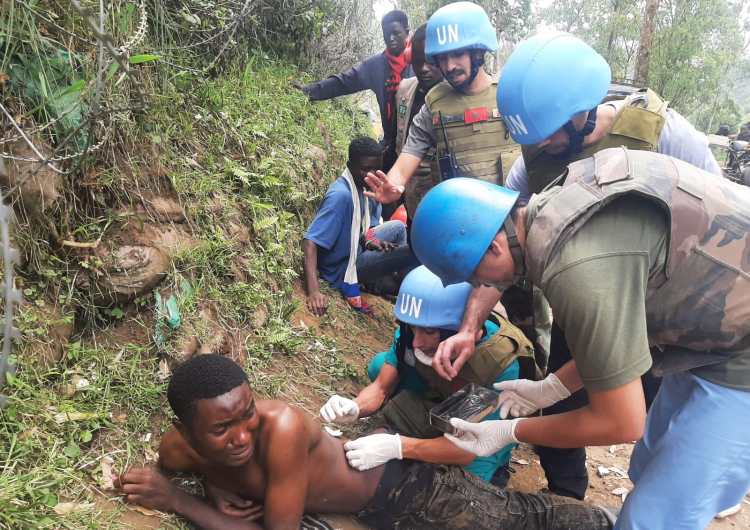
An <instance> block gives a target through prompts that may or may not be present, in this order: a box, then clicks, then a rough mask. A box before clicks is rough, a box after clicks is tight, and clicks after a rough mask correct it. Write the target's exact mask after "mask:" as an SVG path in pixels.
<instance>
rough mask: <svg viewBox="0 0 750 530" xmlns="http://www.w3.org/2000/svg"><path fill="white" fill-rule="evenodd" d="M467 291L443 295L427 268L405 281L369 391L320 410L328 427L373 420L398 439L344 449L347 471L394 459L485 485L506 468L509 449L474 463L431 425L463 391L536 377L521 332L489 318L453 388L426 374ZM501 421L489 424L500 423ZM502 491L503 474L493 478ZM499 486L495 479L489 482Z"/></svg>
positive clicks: (457, 319) (384, 437) (380, 437)
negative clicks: (436, 410)
mask: <svg viewBox="0 0 750 530" xmlns="http://www.w3.org/2000/svg"><path fill="white" fill-rule="evenodd" d="M470 291H471V286H470V285H469V284H468V283H459V284H457V285H451V286H448V287H443V285H442V283H441V282H440V279H439V278H438V277H437V276H435V275H434V274H433V273H431V272H430V271H429V270H427V268H425V267H418V268H416V269H414V270H413V271H412V272H410V273H409V274H408V275H407V276H406V278H404V281H403V283H402V284H401V289H400V291H399V294H398V298H397V300H396V305H395V307H394V310H393V312H394V314H395V316H396V319H397V320H398V322H399V327H398V329H397V330H396V332H395V335H394V339H393V344H392V345H391V348H390V349H389V350H388V351H385V352H382V353H379V354H378V355H376V356H375V358H374V359H373V360H372V362H371V363H370V366H369V368H368V372H369V375H370V379H371V380H372V383H371V384H370V385H369V386H367V387H365V388H364V389H363V390H362V391H361V392H359V394H358V395H357V397H355V398H354V399H349V398H346V397H343V396H339V395H334V396H332V397H331V398H330V399H329V400H328V402H327V403H326V404H325V405H324V406H323V407H322V408H321V409H320V415H321V417H322V418H323V420H324V421H326V422H328V423H339V424H342V423H344V424H345V423H351V422H354V421H356V420H357V419H359V418H362V417H366V416H371V415H374V414H376V413H377V414H378V418H377V421H378V422H381V423H383V424H384V425H385V426H387V427H388V428H390V429H391V430H393V431H395V434H372V435H369V436H365V437H362V438H359V439H357V440H353V441H350V442H348V443H347V444H346V446H345V448H346V451H347V453H346V456H347V459H348V460H349V464H350V465H351V466H352V467H355V468H357V469H359V470H360V471H362V470H366V469H371V468H373V467H376V466H380V465H383V464H385V463H386V462H388V461H390V460H393V459H403V458H406V459H411V460H420V461H424V462H429V463H435V464H458V465H463V466H466V470H467V471H469V472H471V473H473V474H474V475H476V476H478V477H479V478H481V479H483V480H486V481H489V480H490V479H492V478H493V476H494V475H496V472H497V471H498V469H500V468H502V467H504V466H505V465H506V464H507V463H508V461H509V460H510V453H511V450H512V448H513V447H514V446H513V444H509V445H508V446H507V447H503V448H499V449H498V450H497V451H493V454H491V455H486V456H484V457H476V455H474V454H473V453H470V452H468V451H464V450H462V449H459V448H458V447H456V446H455V445H453V444H452V443H451V442H450V441H448V440H447V439H446V438H444V437H443V436H441V434H442V433H441V432H440V431H438V430H437V429H435V428H434V427H433V426H431V425H430V423H429V410H430V409H431V408H432V407H433V406H435V405H437V404H438V403H440V402H441V401H443V400H444V399H445V398H447V397H448V396H450V395H451V394H453V393H454V392H455V391H457V390H459V389H460V388H462V387H463V386H464V385H466V384H468V383H476V384H479V385H482V386H485V387H487V388H492V385H493V383H497V382H500V381H508V380H513V379H517V378H518V377H519V375H521V372H522V370H521V367H523V373H524V376H525V377H535V375H536V369H535V366H534V360H533V359H534V357H533V350H532V348H531V344H530V343H529V341H528V340H527V339H526V338H525V337H524V336H523V334H522V333H521V331H520V330H518V329H517V328H516V327H515V326H513V325H512V324H510V323H509V322H508V321H507V320H505V319H504V318H503V317H501V316H498V315H492V316H491V317H490V318H489V319H488V320H487V321H486V322H485V323H484V326H483V327H482V329H481V330H480V331H479V332H478V333H477V337H476V343H477V353H476V355H475V356H474V358H473V359H472V361H470V362H469V363H467V364H466V365H465V366H464V368H463V369H462V370H461V373H459V374H458V377H456V378H455V379H454V380H453V381H451V382H448V381H446V380H444V379H442V378H440V377H438V376H437V374H435V372H434V371H433V370H432V368H431V364H432V355H433V353H434V352H435V349H436V348H437V345H438V343H439V342H440V341H441V340H443V339H444V338H446V337H448V336H450V335H451V334H453V333H455V331H456V329H457V328H458V326H459V324H460V323H461V316H462V315H463V308H464V306H465V305H466V298H467V297H468V296H469V292H470ZM498 417H499V416H498V413H497V412H496V413H495V414H493V415H491V416H490V417H489V418H488V419H492V418H494V419H497V418H498ZM497 477H498V479H500V481H501V483H503V484H504V480H507V474H506V473H502V472H501V473H498V474H497ZM493 482H494V483H496V484H497V479H496V480H495V481H493Z"/></svg>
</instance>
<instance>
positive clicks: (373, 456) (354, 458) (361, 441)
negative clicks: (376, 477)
mask: <svg viewBox="0 0 750 530" xmlns="http://www.w3.org/2000/svg"><path fill="white" fill-rule="evenodd" d="M344 449H345V450H346V459H347V460H348V461H349V465H350V466H352V467H353V468H354V469H356V470H358V471H366V470H368V469H372V468H374V467H378V466H382V465H383V464H385V463H386V462H388V461H389V460H393V459H394V458H398V459H399V460H401V459H402V458H403V453H402V452H401V437H400V436H399V435H398V434H385V433H380V434H371V435H369V436H363V437H362V438H357V439H356V440H351V441H349V442H346V443H345V444H344Z"/></svg>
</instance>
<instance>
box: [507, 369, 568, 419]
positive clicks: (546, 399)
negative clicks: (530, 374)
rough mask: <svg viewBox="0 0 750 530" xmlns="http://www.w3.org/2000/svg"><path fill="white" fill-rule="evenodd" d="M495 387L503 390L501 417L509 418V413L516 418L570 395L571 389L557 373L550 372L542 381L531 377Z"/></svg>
mask: <svg viewBox="0 0 750 530" xmlns="http://www.w3.org/2000/svg"><path fill="white" fill-rule="evenodd" d="M494 387H495V389H497V390H502V391H503V393H502V394H500V399H499V400H498V403H499V405H500V417H501V418H507V417H508V413H510V415H511V416H514V417H516V418H518V417H520V416H528V415H529V414H533V413H534V412H536V411H537V410H539V409H544V408H547V407H549V406H550V405H554V404H555V403H557V402H558V401H562V400H563V399H565V398H566V397H568V396H569V395H570V391H569V390H568V389H567V388H566V387H565V385H564V384H562V382H561V381H560V380H559V379H558V378H557V376H556V375H555V374H549V375H548V376H547V377H546V378H544V379H542V380H541V381H531V380H529V379H516V380H514V381H502V382H500V383H495V385H494Z"/></svg>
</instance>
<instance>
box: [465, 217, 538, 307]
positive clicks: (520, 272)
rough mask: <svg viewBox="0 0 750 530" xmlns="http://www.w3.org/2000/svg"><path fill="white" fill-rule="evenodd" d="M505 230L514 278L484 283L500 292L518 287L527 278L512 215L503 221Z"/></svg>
mask: <svg viewBox="0 0 750 530" xmlns="http://www.w3.org/2000/svg"><path fill="white" fill-rule="evenodd" d="M503 229H504V230H505V237H506V238H507V239H508V248H509V249H510V255H511V257H512V258H513V278H511V279H510V280H505V281H498V282H483V284H484V285H486V286H488V287H494V288H495V289H497V290H498V291H500V292H502V291H505V290H506V289H508V288H509V287H512V286H514V285H516V284H517V283H519V282H520V281H521V280H522V279H523V278H524V276H526V262H525V261H524V259H523V249H522V248H521V243H520V242H519V241H518V233H517V232H516V225H514V224H513V220H512V219H511V216H510V215H509V216H508V217H506V218H505V221H503ZM472 285H473V284H472Z"/></svg>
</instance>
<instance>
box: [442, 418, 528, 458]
mask: <svg viewBox="0 0 750 530" xmlns="http://www.w3.org/2000/svg"><path fill="white" fill-rule="evenodd" d="M519 421H523V420H521V419H520V418H517V419H515V420H491V421H483V422H481V423H471V422H468V421H464V420H461V419H459V418H451V420H450V422H451V425H453V426H454V427H455V428H456V429H458V432H457V433H456V435H455V436H453V435H451V434H444V435H443V436H445V437H446V438H448V440H450V441H451V442H452V443H453V445H455V446H456V447H458V448H459V449H463V450H464V451H469V452H470V453H474V454H475V455H477V456H489V455H493V454H495V453H497V452H498V451H499V450H500V449H502V448H503V447H505V446H506V445H509V444H514V443H518V439H517V438H516V434H515V432H516V424H517V423H518V422H519Z"/></svg>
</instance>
